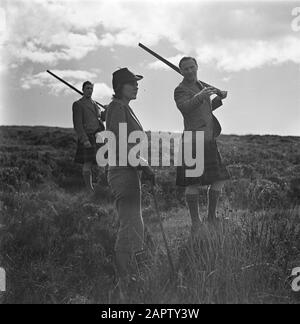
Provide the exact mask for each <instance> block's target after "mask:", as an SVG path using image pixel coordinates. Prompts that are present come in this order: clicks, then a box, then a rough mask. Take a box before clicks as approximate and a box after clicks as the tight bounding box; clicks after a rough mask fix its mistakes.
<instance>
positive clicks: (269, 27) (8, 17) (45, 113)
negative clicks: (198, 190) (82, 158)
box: [0, 0, 300, 136]
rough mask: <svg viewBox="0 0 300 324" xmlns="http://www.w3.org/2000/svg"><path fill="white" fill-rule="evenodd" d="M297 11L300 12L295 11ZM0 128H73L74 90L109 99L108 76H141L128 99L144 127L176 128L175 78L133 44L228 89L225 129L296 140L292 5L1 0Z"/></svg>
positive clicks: (298, 98)
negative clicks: (193, 65)
mask: <svg viewBox="0 0 300 324" xmlns="http://www.w3.org/2000/svg"><path fill="white" fill-rule="evenodd" d="M297 7H299V10H298V9H296V8H297ZM0 8H1V9H0V47H1V61H0V77H1V87H0V96H1V97H0V99H1V101H0V125H49V126H62V127H72V114H71V112H72V109H71V107H72V103H73V101H75V100H77V99H78V98H79V97H78V95H77V94H76V93H75V92H73V91H72V90H70V89H68V88H67V87H66V86H64V85H63V84H60V83H59V82H58V81H56V80H55V79H54V78H52V77H51V76H50V75H48V74H47V73H46V72H45V71H46V70H47V69H50V70H52V71H53V72H55V73H57V74H58V75H59V76H61V77H64V78H65V79H66V80H67V81H69V82H70V83H72V84H74V85H75V86H77V87H78V88H80V89H81V84H82V82H83V81H85V80H90V81H92V82H94V83H95V90H94V95H93V97H94V99H95V100H97V101H100V102H102V103H103V104H108V103H109V102H110V100H111V95H112V89H111V74H112V72H113V71H115V70H116V69H118V68H119V67H125V66H126V67H128V68H129V69H130V70H132V71H134V72H136V73H137V74H142V75H143V76H144V79H143V80H142V81H141V82H140V83H139V94H138V99H137V100H136V101H134V102H132V103H131V106H132V108H133V109H134V110H135V112H136V114H137V116H138V117H139V118H140V121H141V123H142V125H143V126H144V128H145V129H146V130H153V131H157V130H162V131H182V130H183V120H182V117H181V114H180V112H179V111H178V110H177V108H176V106H175V103H174V99H173V92H174V88H175V87H176V85H177V84H178V83H179V82H180V81H181V76H180V75H179V74H177V73H176V72H174V71H173V70H171V69H169V68H168V67H166V66H164V65H163V64H160V63H159V62H158V61H157V60H156V59H155V58H153V57H152V56H151V55H149V54H148V53H146V52H145V51H143V50H142V49H141V48H139V47H138V46H137V45H138V43H139V42H142V43H144V44H145V45H147V46H149V47H151V48H152V49H153V50H155V51H157V52H158V53H159V54H161V55H162V56H164V57H166V58H168V59H170V60H171V61H172V62H173V63H175V64H178V62H179V59H180V58H181V57H182V56H183V55H192V56H194V57H196V58H197V60H198V62H199V79H200V80H203V81H205V82H208V83H210V84H213V85H215V86H217V87H218V88H221V89H224V90H227V91H228V93H229V94H228V99H226V100H225V101H224V105H223V107H221V108H219V109H218V110H217V111H216V112H215V115H216V116H217V118H218V119H219V120H220V122H221V124H222V127H223V133H225V134H249V133H252V134H279V135H298V136H300V1H264V2H263V1H242V0H241V1H235V2H229V1H211V0H210V1H209V2H205V1H199V0H198V1H170V0H169V1H163V0H159V1H154V0H153V1H141V0H139V1H114V0H97V1H82V0H79V1H71V0H69V1H68V0H63V1H55V0H52V1H50V0H49V1H45V0H24V1H12V0H9V1H3V0H0Z"/></svg>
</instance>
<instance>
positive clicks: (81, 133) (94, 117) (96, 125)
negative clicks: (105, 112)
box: [72, 97, 105, 143]
mask: <svg viewBox="0 0 300 324" xmlns="http://www.w3.org/2000/svg"><path fill="white" fill-rule="evenodd" d="M72 111H73V125H74V129H75V131H76V133H77V136H78V139H79V141H80V142H81V143H84V142H86V141H88V140H89V139H88V134H94V133H96V132H97V131H99V132H100V131H102V130H104V129H105V127H104V124H103V122H102V120H101V114H100V112H99V109H98V106H97V104H96V103H95V102H94V101H93V100H89V99H85V98H84V97H82V98H81V99H79V100H78V101H75V102H74V103H73V106H72Z"/></svg>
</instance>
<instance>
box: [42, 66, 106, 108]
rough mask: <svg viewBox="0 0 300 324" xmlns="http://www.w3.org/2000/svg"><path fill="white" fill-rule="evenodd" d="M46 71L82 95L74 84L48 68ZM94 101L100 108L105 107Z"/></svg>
mask: <svg viewBox="0 0 300 324" xmlns="http://www.w3.org/2000/svg"><path fill="white" fill-rule="evenodd" d="M47 72H48V73H49V74H51V75H52V76H53V77H54V78H56V79H57V80H59V81H60V82H62V83H64V84H65V85H67V86H68V87H69V88H71V89H72V90H74V91H76V92H77V93H79V94H80V95H82V96H83V92H82V91H80V90H78V89H76V88H75V87H74V86H72V84H70V83H69V82H67V81H65V80H64V79H62V78H60V77H59V76H57V75H56V74H54V73H53V72H51V71H50V70H47ZM95 103H96V104H97V105H98V106H100V107H101V108H103V109H105V107H104V105H102V104H101V103H99V102H97V101H95Z"/></svg>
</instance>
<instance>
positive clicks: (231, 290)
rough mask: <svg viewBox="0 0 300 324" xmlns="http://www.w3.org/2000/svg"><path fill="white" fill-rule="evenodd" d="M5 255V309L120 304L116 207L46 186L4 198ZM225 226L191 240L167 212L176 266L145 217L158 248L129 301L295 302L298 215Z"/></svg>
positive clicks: (264, 214) (183, 221)
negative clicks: (173, 271) (171, 265)
mask: <svg viewBox="0 0 300 324" xmlns="http://www.w3.org/2000/svg"><path fill="white" fill-rule="evenodd" d="M0 201H1V202H2V203H1V212H2V213H1V223H3V224H4V225H5V228H4V231H3V230H2V242H1V247H2V248H1V254H2V256H3V264H4V266H5V268H6V270H7V274H8V287H7V294H6V296H5V302H6V303H109V302H114V303H118V302H120V300H118V298H117V297H112V294H111V291H112V290H113V287H114V285H115V272H114V267H113V246H114V241H115V236H116V230H117V218H116V214H115V210H114V207H113V205H111V204H110V203H109V202H108V203H106V202H104V201H102V202H101V200H98V201H95V202H92V201H88V200H86V198H85V196H84V194H83V193H82V194H76V195H71V194H70V193H66V192H64V191H63V190H62V189H59V188H58V187H55V186H53V185H51V186H49V185H48V186H47V185H45V186H42V187H40V188H39V189H34V190H26V192H22V191H19V192H13V193H7V192H3V191H2V192H1V193H0ZM220 210H221V213H220V215H219V216H220V217H222V218H229V221H227V222H226V223H225V221H224V222H223V223H222V225H220V227H217V228H215V227H211V226H208V225H206V224H205V223H204V224H203V227H202V230H201V232H200V233H199V236H198V237H197V238H196V239H194V240H191V239H190V238H189V235H188V233H189V223H188V218H187V215H186V210H185V209H177V210H176V211H175V210H174V212H173V211H169V212H166V213H163V215H164V217H165V227H166V231H167V235H168V238H169V240H170V244H171V248H172V255H173V258H174V260H175V263H176V278H175V279H174V280H171V279H170V275H169V272H168V271H166V269H168V260H167V257H166V253H165V251H164V248H163V244H161V241H160V240H161V234H160V232H159V230H158V227H157V224H156V222H155V215H154V214H153V210H150V211H149V212H148V215H147V216H146V219H145V221H146V224H147V228H148V231H149V232H150V233H151V236H152V240H153V241H154V242H156V244H155V246H152V247H151V258H150V260H151V262H150V263H149V264H148V266H147V267H145V268H144V270H143V272H142V276H141V281H139V282H138V283H137V284H136V285H135V287H133V288H132V289H133V291H132V293H131V296H130V297H129V299H128V300H127V301H128V302H131V303H275V302H276V303H277V302H280V303H287V302H288V303H293V302H297V299H296V297H295V296H293V294H292V291H291V288H290V285H289V284H290V283H289V281H288V280H287V278H288V277H289V275H290V274H291V270H292V268H293V267H296V266H299V264H300V220H299V208H295V209H291V210H287V209H286V210H278V209H276V210H260V211H257V212H253V213H250V212H249V211H247V210H245V211H241V210H237V211H231V210H230V209H226V208H221V209H220Z"/></svg>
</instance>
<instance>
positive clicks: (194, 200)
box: [185, 195, 201, 235]
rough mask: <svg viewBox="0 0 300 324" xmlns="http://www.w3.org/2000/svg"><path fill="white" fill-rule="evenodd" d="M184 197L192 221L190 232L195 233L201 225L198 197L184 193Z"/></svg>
mask: <svg viewBox="0 0 300 324" xmlns="http://www.w3.org/2000/svg"><path fill="white" fill-rule="evenodd" d="M185 199H186V203H187V206H188V208H189V212H190V216H191V221H192V226H191V234H192V235H194V234H197V232H198V231H199V229H200V226H201V220H200V217H199V197H198V195H186V197H185Z"/></svg>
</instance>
